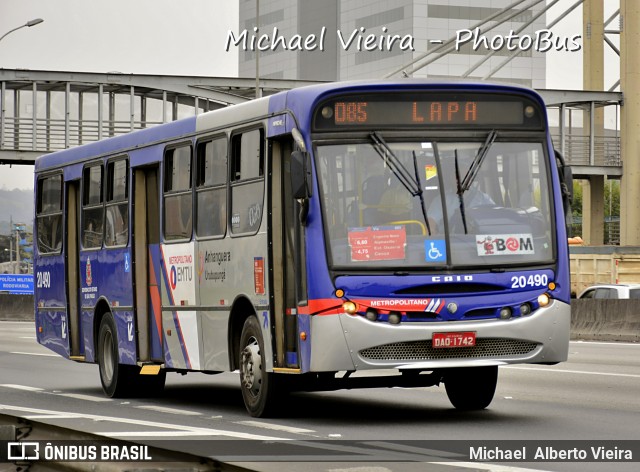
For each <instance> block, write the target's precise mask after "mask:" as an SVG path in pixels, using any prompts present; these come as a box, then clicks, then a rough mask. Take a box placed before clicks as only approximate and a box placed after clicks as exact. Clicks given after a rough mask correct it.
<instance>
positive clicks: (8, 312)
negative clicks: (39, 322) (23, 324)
mask: <svg viewBox="0 0 640 472" xmlns="http://www.w3.org/2000/svg"><path fill="white" fill-rule="evenodd" d="M33 313H34V312H33V295H12V294H8V293H0V320H33V319H34V315H33Z"/></svg>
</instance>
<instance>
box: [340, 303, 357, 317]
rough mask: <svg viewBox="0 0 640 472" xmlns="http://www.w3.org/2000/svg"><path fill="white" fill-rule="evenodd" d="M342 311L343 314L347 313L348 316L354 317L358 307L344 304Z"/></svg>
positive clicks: (352, 304)
mask: <svg viewBox="0 0 640 472" xmlns="http://www.w3.org/2000/svg"><path fill="white" fill-rule="evenodd" d="M342 309H343V310H344V312H345V313H347V314H348V315H355V314H356V312H357V311H358V305H356V304H355V303H353V302H344V303H343V304H342Z"/></svg>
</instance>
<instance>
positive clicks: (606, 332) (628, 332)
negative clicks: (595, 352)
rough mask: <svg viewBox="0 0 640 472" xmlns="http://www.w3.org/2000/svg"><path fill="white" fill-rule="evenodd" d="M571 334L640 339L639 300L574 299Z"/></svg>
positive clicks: (595, 338)
mask: <svg viewBox="0 0 640 472" xmlns="http://www.w3.org/2000/svg"><path fill="white" fill-rule="evenodd" d="M571 338H572V339H583V340H592V341H625V342H640V306H639V305H638V300H572V301H571Z"/></svg>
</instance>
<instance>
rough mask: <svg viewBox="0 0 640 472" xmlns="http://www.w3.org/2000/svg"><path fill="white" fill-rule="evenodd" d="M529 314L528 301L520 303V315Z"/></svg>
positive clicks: (529, 306)
mask: <svg viewBox="0 0 640 472" xmlns="http://www.w3.org/2000/svg"><path fill="white" fill-rule="evenodd" d="M530 314H531V305H529V304H528V303H523V304H522V305H520V315H522V316H527V315H530Z"/></svg>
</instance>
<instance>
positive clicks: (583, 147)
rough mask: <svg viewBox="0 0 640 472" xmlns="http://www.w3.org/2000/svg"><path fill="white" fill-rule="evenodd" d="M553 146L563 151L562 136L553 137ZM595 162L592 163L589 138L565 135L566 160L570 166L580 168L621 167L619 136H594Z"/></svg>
mask: <svg viewBox="0 0 640 472" xmlns="http://www.w3.org/2000/svg"><path fill="white" fill-rule="evenodd" d="M552 139H553V145H554V146H555V147H556V149H562V148H563V147H562V146H561V144H562V143H561V142H560V135H552ZM593 143H594V144H593V145H594V149H593V156H594V159H593V162H590V155H591V152H590V151H591V148H590V138H589V136H584V135H577V134H565V136H564V158H565V159H566V161H567V163H568V164H569V165H580V166H589V165H592V166H621V165H622V159H621V149H620V137H619V136H594V139H593Z"/></svg>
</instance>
